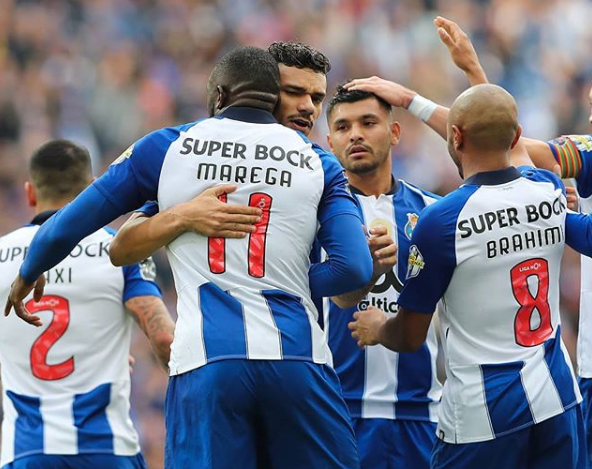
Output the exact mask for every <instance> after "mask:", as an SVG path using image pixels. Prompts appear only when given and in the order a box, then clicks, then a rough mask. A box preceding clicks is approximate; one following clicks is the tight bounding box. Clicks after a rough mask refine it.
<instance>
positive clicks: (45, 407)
mask: <svg viewBox="0 0 592 469" xmlns="http://www.w3.org/2000/svg"><path fill="white" fill-rule="evenodd" d="M49 215H50V213H49V212H45V213H42V214H40V215H38V216H37V217H36V218H35V219H34V220H33V223H32V224H31V225H28V226H26V227H23V228H20V229H18V230H15V231H13V232H12V233H9V234H7V235H5V236H3V237H2V238H0V295H2V296H4V297H6V296H8V291H9V288H10V283H11V282H12V280H13V279H14V277H15V276H16V273H17V271H18V268H19V266H20V264H21V262H22V260H23V257H24V256H25V253H26V252H27V248H28V246H29V244H30V242H31V240H32V238H33V236H34V235H35V233H36V232H37V231H38V229H39V226H38V225H39V224H40V223H42V222H43V221H44V220H45V219H47V218H48V217H49ZM112 239H113V231H112V230H110V229H109V230H108V229H101V230H99V231H97V232H95V233H93V234H92V235H90V236H88V237H87V238H85V239H84V240H82V241H81V242H80V243H79V244H78V245H77V246H76V247H75V248H74V250H73V251H72V252H71V253H70V255H69V256H68V257H67V258H66V259H65V260H64V261H63V262H61V263H60V264H58V265H57V266H56V267H54V268H52V269H51V270H49V271H48V272H46V279H47V285H46V288H45V292H44V296H43V298H42V300H41V301H40V302H39V303H35V302H34V301H33V300H32V298H31V297H29V298H27V299H26V300H25V303H26V305H27V308H28V309H29V310H31V311H33V312H36V313H38V314H39V316H40V317H41V319H42V320H43V323H44V324H43V326H42V327H40V328H36V327H32V326H30V325H29V324H27V323H25V322H24V321H22V320H21V319H19V318H18V317H17V316H16V315H15V314H12V315H10V316H8V317H4V316H2V317H0V366H1V375H2V386H3V393H2V406H3V409H4V419H3V422H2V456H1V462H0V466H2V467H3V466H4V465H5V464H8V463H10V462H11V461H13V460H15V459H18V458H21V457H24V456H28V455H34V454H60V455H72V454H84V453H87V454H88V453H108V454H115V455H121V456H133V455H135V454H137V453H138V452H139V451H140V447H139V444H138V435H137V434H136V431H135V429H134V427H133V425H132V421H131V419H130V416H129V411H130V404H129V396H130V375H129V361H128V357H129V349H130V337H131V330H132V327H133V326H132V325H133V320H132V318H131V316H130V315H129V314H127V313H126V311H125V308H124V302H126V301H128V300H129V299H131V298H134V297H136V296H143V295H151V296H159V297H160V290H159V289H158V287H157V286H156V284H155V283H154V282H153V281H152V279H153V276H154V271H153V269H152V268H151V266H153V264H149V263H147V264H144V266H143V267H141V266H138V265H137V264H136V265H132V266H129V267H124V268H121V267H119V268H118V267H114V266H113V265H112V264H111V261H110V260H109V251H108V249H109V244H110V242H111V240H112Z"/></svg>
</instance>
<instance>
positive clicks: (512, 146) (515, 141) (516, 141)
mask: <svg viewBox="0 0 592 469" xmlns="http://www.w3.org/2000/svg"><path fill="white" fill-rule="evenodd" d="M521 135H522V126H521V125H520V124H518V128H517V129H516V135H515V136H514V140H513V141H512V145H510V150H511V149H513V148H514V147H515V146H516V144H517V143H518V140H520V136H521Z"/></svg>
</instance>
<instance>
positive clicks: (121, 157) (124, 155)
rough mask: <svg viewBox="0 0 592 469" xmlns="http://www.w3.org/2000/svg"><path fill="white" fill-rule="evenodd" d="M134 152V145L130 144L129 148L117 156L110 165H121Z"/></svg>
mask: <svg viewBox="0 0 592 469" xmlns="http://www.w3.org/2000/svg"><path fill="white" fill-rule="evenodd" d="M133 152H134V144H133V143H132V144H131V145H130V146H129V148H128V149H127V150H125V151H124V152H123V153H122V154H121V155H119V156H118V157H117V159H116V160H115V161H114V162H113V163H111V164H112V165H115V164H119V163H123V162H124V161H125V160H127V159H128V158H129V157H130V156H132V153H133Z"/></svg>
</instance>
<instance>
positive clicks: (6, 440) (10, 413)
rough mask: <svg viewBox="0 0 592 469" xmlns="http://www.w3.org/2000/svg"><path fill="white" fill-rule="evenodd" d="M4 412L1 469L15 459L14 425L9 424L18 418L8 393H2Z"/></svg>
mask: <svg viewBox="0 0 592 469" xmlns="http://www.w3.org/2000/svg"><path fill="white" fill-rule="evenodd" d="M2 394H3V395H2V411H3V412H4V419H3V420H2V458H1V459H0V467H3V466H4V465H5V464H8V463H9V462H11V461H12V460H13V459H14V433H15V428H14V425H12V424H10V423H9V422H14V421H15V420H16V418H17V416H18V414H17V411H16V409H15V408H14V404H13V403H12V401H11V400H10V399H9V398H8V396H7V395H6V393H2Z"/></svg>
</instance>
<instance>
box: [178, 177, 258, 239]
mask: <svg viewBox="0 0 592 469" xmlns="http://www.w3.org/2000/svg"><path fill="white" fill-rule="evenodd" d="M236 189H237V186H236V185H233V184H224V185H220V186H215V187H211V188H209V189H207V190H205V191H204V192H202V193H201V194H200V195H198V196H197V197H196V198H194V199H193V200H190V201H189V202H186V203H183V204H180V205H178V206H177V207H176V208H175V213H176V214H177V215H178V216H179V217H181V220H182V224H183V227H184V229H185V231H193V232H195V233H199V234H202V235H204V236H211V237H216V238H244V237H245V236H246V235H247V234H249V233H252V232H253V231H255V223H257V222H259V221H261V214H262V212H261V209H259V208H257V207H248V206H245V205H235V204H227V203H224V202H222V201H221V200H220V199H219V197H221V196H222V195H224V194H230V193H231V192H234V191H235V190H236Z"/></svg>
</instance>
